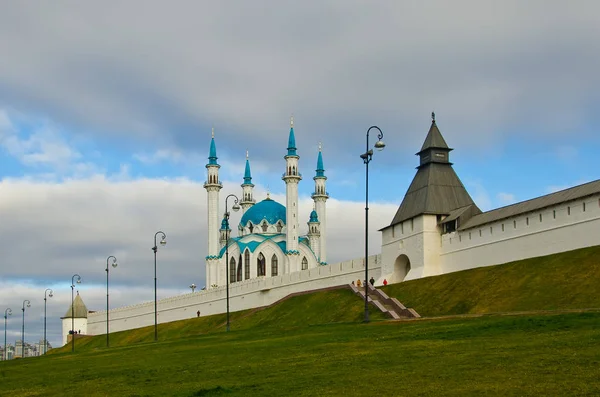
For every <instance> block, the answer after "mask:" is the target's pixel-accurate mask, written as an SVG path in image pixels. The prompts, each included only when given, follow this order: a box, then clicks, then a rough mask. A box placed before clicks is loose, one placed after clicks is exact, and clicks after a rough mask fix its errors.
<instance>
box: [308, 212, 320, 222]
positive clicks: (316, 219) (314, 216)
mask: <svg viewBox="0 0 600 397" xmlns="http://www.w3.org/2000/svg"><path fill="white" fill-rule="evenodd" d="M309 222H319V217H318V216H317V211H315V210H312V212H311V213H310V219H309Z"/></svg>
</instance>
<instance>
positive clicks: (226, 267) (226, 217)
mask: <svg viewBox="0 0 600 397" xmlns="http://www.w3.org/2000/svg"><path fill="white" fill-rule="evenodd" d="M230 197H235V202H234V203H233V207H231V209H233V210H234V211H235V212H237V211H239V210H240V206H239V205H238V201H239V199H238V197H237V196H236V195H235V194H230V195H229V196H227V197H225V214H224V218H225V235H226V236H227V238H226V239H225V280H226V281H227V332H229V276H230V274H229V234H230V230H229V212H228V211H227V200H229V198H230Z"/></svg>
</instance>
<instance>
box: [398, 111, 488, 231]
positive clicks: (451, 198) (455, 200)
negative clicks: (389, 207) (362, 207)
mask: <svg viewBox="0 0 600 397" xmlns="http://www.w3.org/2000/svg"><path fill="white" fill-rule="evenodd" d="M432 118H433V120H432V124H431V128H430V129H429V132H428V133H427V138H425V143H424V144H423V147H422V148H421V151H420V152H419V153H417V154H418V155H420V156H421V165H420V166H419V167H418V168H417V174H416V175H415V177H414V178H413V180H412V182H411V184H410V186H409V188H408V191H407V192H406V194H405V195H404V199H403V200H402V204H400V207H399V208H398V211H396V215H395V216H394V219H393V220H392V222H391V224H390V226H391V225H395V224H397V223H400V222H403V221H405V220H407V219H410V218H414V217H415V216H418V215H423V214H433V215H447V214H449V213H450V212H451V211H452V210H455V209H457V208H462V207H465V206H469V205H473V206H474V207H475V209H474V212H475V213H480V212H481V210H479V208H477V206H476V205H475V203H474V202H473V199H472V198H471V196H470V195H469V193H468V192H467V190H466V189H465V187H464V185H463V184H462V182H461V181H460V179H459V178H458V175H456V172H454V169H453V168H452V163H450V162H448V161H447V156H446V159H442V160H435V159H431V157H432V156H431V154H432V153H430V152H434V151H436V150H437V152H440V151H441V152H443V153H446V154H447V152H448V151H450V150H451V149H450V148H448V145H447V144H446V141H445V140H444V138H443V137H442V134H441V133H440V131H439V129H438V128H437V125H436V124H435V115H433V114H432ZM434 154H435V153H434Z"/></svg>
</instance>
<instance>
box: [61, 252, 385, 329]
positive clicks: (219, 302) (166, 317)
mask: <svg viewBox="0 0 600 397" xmlns="http://www.w3.org/2000/svg"><path fill="white" fill-rule="evenodd" d="M364 272H365V268H364V258H358V259H354V260H350V261H345V262H341V263H336V264H331V265H324V266H318V267H316V268H312V269H307V270H303V271H299V272H295V273H291V274H285V275H281V276H276V277H261V278H257V279H250V280H245V281H240V282H235V283H232V284H229V307H230V311H231V312H236V311H240V310H246V309H252V308H256V307H262V306H268V305H270V304H272V303H275V302H277V301H278V300H280V299H282V298H284V297H286V296H288V295H289V294H292V293H296V292H304V291H310V290H315V289H320V288H327V287H333V286H338V285H343V284H349V283H351V282H352V281H355V282H356V280H361V282H362V280H363V279H364V275H365V274H364ZM380 275H381V256H380V255H373V256H370V257H369V277H371V276H373V277H374V278H375V279H378V278H379V277H380ZM226 308H227V306H226V286H219V287H217V288H210V289H207V290H204V291H198V292H193V293H189V294H185V295H179V296H175V297H170V298H165V299H161V300H159V301H158V322H159V323H167V322H170V321H176V320H183V319H188V318H194V317H196V316H197V315H196V313H197V311H198V310H199V311H200V315H201V316H210V315H213V314H219V313H225V312H226V310H227V309H226ZM109 315H110V332H111V333H112V332H118V331H123V330H128V329H134V328H140V327H145V326H149V325H153V324H154V301H151V302H145V303H141V304H138V305H133V306H125V307H120V308H116V309H112V310H110V314H109ZM76 321H77V319H76ZM70 324H71V322H70V321H69V324H68V327H67V329H66V334H68V333H69V330H70V329H71V328H70ZM64 327H65V324H64V323H63V328H64ZM76 329H78V328H77V327H76ZM81 331H82V333H84V330H83V329H82V330H81ZM105 332H106V311H97V312H93V313H89V314H88V318H87V334H88V335H100V334H104V333H105ZM64 334H65V329H63V335H64Z"/></svg>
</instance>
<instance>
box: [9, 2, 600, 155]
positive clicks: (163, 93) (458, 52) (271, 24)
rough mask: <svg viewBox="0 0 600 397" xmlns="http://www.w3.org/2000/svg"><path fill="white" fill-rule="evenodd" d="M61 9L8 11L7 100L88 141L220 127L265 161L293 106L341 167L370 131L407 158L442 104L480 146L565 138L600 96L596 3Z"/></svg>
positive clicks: (458, 132)
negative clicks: (84, 134) (515, 135)
mask: <svg viewBox="0 0 600 397" xmlns="http://www.w3.org/2000/svg"><path fill="white" fill-rule="evenodd" d="M62 4H63V7H58V6H56V5H55V4H52V5H50V4H47V5H45V4H36V6H35V7H32V6H30V5H28V4H26V3H13V4H11V5H10V6H4V8H5V9H4V10H3V12H2V13H0V14H1V15H2V16H0V33H1V34H0V50H1V51H2V53H3V60H4V61H3V69H2V73H1V74H0V102H1V103H2V104H4V105H9V106H11V107H15V108H18V109H21V110H23V109H25V110H27V111H29V112H33V113H42V114H46V115H50V117H52V118H53V119H55V120H57V121H58V122H60V123H64V124H74V125H76V126H78V127H82V128H81V130H82V131H88V133H92V132H95V131H107V132H108V133H109V134H113V135H116V134H120V135H122V134H123V133H125V134H126V135H128V136H129V138H130V139H134V140H135V139H139V138H148V137H151V136H152V137H157V138H158V139H159V140H162V141H164V142H168V143H172V144H174V145H176V146H180V147H184V148H189V147H194V146H196V147H197V146H200V145H206V143H205V137H204V136H200V134H199V131H202V130H206V129H207V127H208V126H210V125H211V124H217V125H218V126H220V127H222V129H223V133H224V136H225V139H228V140H229V141H232V142H233V145H234V146H237V145H239V146H241V148H240V149H241V150H243V149H245V148H246V147H248V146H252V147H253V148H256V150H257V151H258V153H257V154H264V153H265V152H266V151H268V150H270V149H271V148H270V147H264V146H262V147H261V146H257V145H255V144H253V142H256V140H257V138H258V140H259V141H262V142H265V139H269V138H270V139H272V138H273V137H278V138H277V139H278V140H279V139H285V135H286V133H287V131H286V128H285V123H286V120H287V117H288V115H289V114H290V113H291V112H294V113H295V114H296V116H297V120H298V127H299V128H300V130H301V135H302V137H301V138H299V140H301V141H304V142H311V141H314V142H316V141H318V140H323V141H324V142H325V144H326V145H327V146H328V147H330V148H331V152H330V155H331V158H336V159H337V158H341V159H344V158H345V157H344V156H345V154H344V153H345V152H347V151H348V150H349V149H352V150H356V149H355V148H356V147H358V148H360V147H362V139H363V133H364V132H363V130H364V129H366V127H368V126H369V125H370V124H372V123H378V124H381V125H382V126H385V127H386V129H387V130H388V131H390V134H388V142H389V146H390V147H396V148H398V150H399V151H402V152H412V149H411V150H410V151H408V150H409V149H408V148H414V147H417V146H418V143H419V142H420V141H421V140H422V136H423V134H424V133H425V132H426V127H427V115H428V114H429V112H430V111H431V110H432V109H435V110H437V111H438V113H439V116H440V120H444V122H443V123H444V125H446V126H452V127H451V130H450V131H449V134H450V135H451V136H452V137H453V138H454V139H453V140H454V142H455V144H457V145H458V144H462V143H463V142H465V143H466V144H469V145H476V146H481V145H485V144H486V142H487V141H488V140H489V139H491V138H493V137H494V136H498V135H502V134H506V133H508V132H510V131H511V128H513V127H514V126H515V125H520V126H526V127H530V126H531V127H535V128H536V129H537V130H543V131H544V133H546V134H548V133H551V134H559V133H562V132H564V128H565V126H567V125H568V126H571V127H573V126H574V124H575V127H576V126H577V125H581V124H582V123H585V122H587V121H589V120H591V117H592V108H593V106H591V103H594V102H595V101H597V100H598V95H597V93H596V90H595V89H594V87H595V86H597V85H598V83H600V81H599V77H598V75H597V73H596V72H595V70H597V68H598V66H599V63H600V51H598V46H599V44H598V43H597V41H596V40H595V37H597V36H598V35H599V33H600V32H599V29H600V28H599V27H598V26H600V23H599V22H600V21H599V20H598V15H600V13H599V12H598V11H600V9H599V7H600V6H599V5H598V4H597V2H592V1H580V2H577V3H576V5H571V4H569V5H567V4H565V3H564V2H559V1H543V2H542V1H530V2H527V3H523V2H517V1H505V2H502V3H498V2H492V1H489V2H486V1H484V2H482V1H459V2H453V3H452V4H451V5H450V4H448V3H447V2H442V1H434V2H427V3H419V4H415V3H402V2H392V1H381V2H377V3H374V4H367V3H364V2H337V1H327V2H318V3H317V2H304V3H295V2H294V3H292V2H260V4H262V6H261V5H260V4H257V2H252V3H247V2H225V3H219V4H216V3H214V4H207V3H197V2H178V3H177V4H176V5H173V4H167V3H162V2H143V6H141V4H142V3H141V2H138V3H136V2H127V3H119V4H116V3H115V4H112V5H110V6H108V5H106V4H102V5H101V6H100V5H93V4H87V3H86V4H82V3H79V2H72V3H70V2H65V3H62ZM265 10H266V11H265ZM447 128H449V127H447ZM392 131H395V133H393V134H392V133H391V132H392ZM529 133H531V134H536V133H539V132H536V131H534V130H533V128H532V130H531V131H530V132H529ZM341 136H343V137H344V139H343V140H340V139H339V137H341ZM234 137H235V138H236V139H235V140H234V139H233V138H234ZM388 161H389V160H388Z"/></svg>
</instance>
